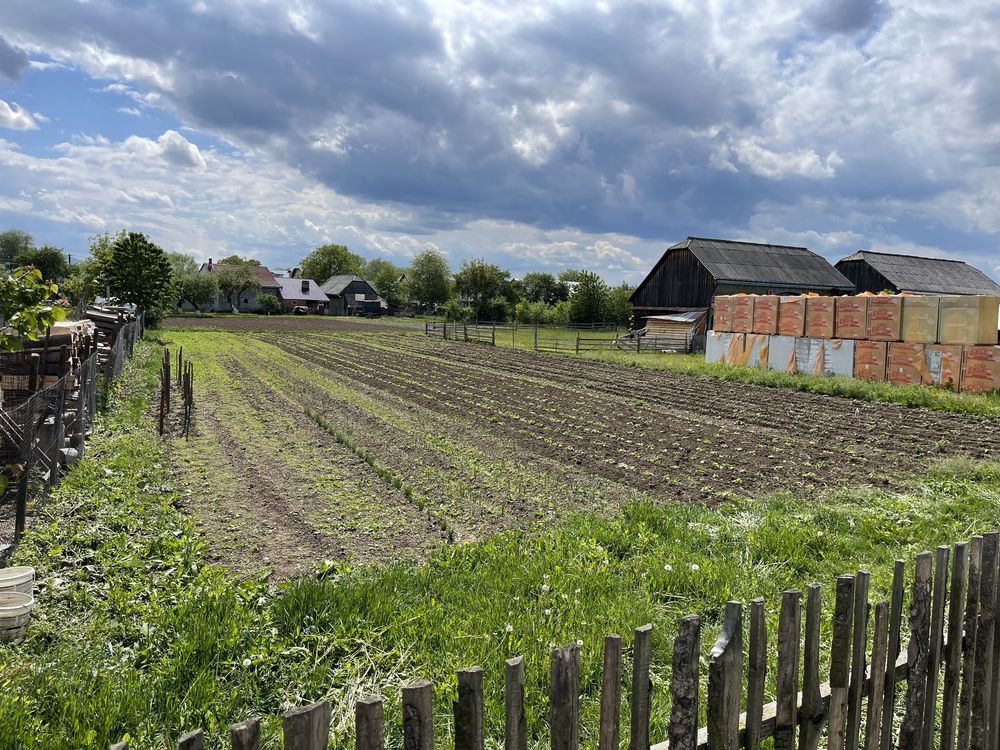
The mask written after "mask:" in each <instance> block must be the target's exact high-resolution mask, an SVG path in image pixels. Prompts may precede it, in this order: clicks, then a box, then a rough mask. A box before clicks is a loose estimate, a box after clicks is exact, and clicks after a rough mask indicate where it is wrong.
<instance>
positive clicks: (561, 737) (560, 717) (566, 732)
mask: <svg viewBox="0 0 1000 750" xmlns="http://www.w3.org/2000/svg"><path fill="white" fill-rule="evenodd" d="M550 680H551V689H550V691H549V728H550V732H551V736H550V744H551V747H552V750H577V748H579V746H580V649H579V647H578V646H577V645H576V644H575V643H571V644H570V645H568V646H564V647H562V648H557V649H555V650H553V652H552V663H551V671H550ZM407 750H409V748H408V749H407ZM421 750H431V748H426V749H423V748H422V749H421Z"/></svg>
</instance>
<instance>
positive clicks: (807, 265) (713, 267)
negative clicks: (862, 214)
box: [631, 237, 854, 328]
mask: <svg viewBox="0 0 1000 750" xmlns="http://www.w3.org/2000/svg"><path fill="white" fill-rule="evenodd" d="M739 292H743V293H747V294H802V293H804V292H816V293H818V294H851V293H853V292H854V284H852V283H851V282H850V281H849V280H848V279H847V278H846V277H845V276H844V275H843V274H841V273H840V272H839V271H838V270H837V269H836V268H834V267H833V266H832V265H831V264H830V263H829V262H828V261H827V260H826V259H825V258H823V257H822V256H821V255H817V254H816V253H814V252H811V251H810V250H808V249H807V248H804V247H794V246H789V245H770V244H764V243H759V242H741V241H736V240H719V239H708V238H705V237H688V238H687V239H686V240H684V241H683V242H679V243H677V244H676V245H673V246H671V247H669V248H667V250H666V252H665V253H664V254H663V257H661V258H660V260H659V261H657V263H656V265H654V266H653V268H652V270H651V271H650V272H649V274H648V275H647V276H646V278H645V279H643V281H642V283H640V284H639V286H638V287H636V290H635V291H634V292H633V293H632V297H631V301H632V312H633V320H634V321H635V327H636V328H642V327H643V325H644V324H645V321H646V320H647V319H648V318H649V317H650V316H655V315H663V314H671V313H678V312H691V311H705V310H708V309H709V308H710V307H711V304H712V298H713V297H715V295H717V294H737V293H739Z"/></svg>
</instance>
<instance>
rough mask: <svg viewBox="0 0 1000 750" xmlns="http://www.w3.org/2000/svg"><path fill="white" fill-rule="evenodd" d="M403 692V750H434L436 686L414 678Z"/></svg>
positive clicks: (427, 681)
mask: <svg viewBox="0 0 1000 750" xmlns="http://www.w3.org/2000/svg"><path fill="white" fill-rule="evenodd" d="M402 693H403V750H434V686H433V685H432V684H431V682H430V680H423V679H421V680H414V681H413V682H411V683H410V684H409V685H405V686H403V690H402ZM324 747H326V746H325V745H324Z"/></svg>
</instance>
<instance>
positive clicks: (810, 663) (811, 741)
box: [799, 583, 826, 750]
mask: <svg viewBox="0 0 1000 750" xmlns="http://www.w3.org/2000/svg"><path fill="white" fill-rule="evenodd" d="M822 613H823V608H822V588H821V587H820V585H819V584H818V583H810V584H809V586H807V587H806V639H805V653H804V655H803V660H802V710H801V712H800V714H799V716H800V721H801V723H802V731H801V733H800V734H799V750H816V748H818V747H819V740H820V737H821V736H822V734H823V725H824V724H825V723H826V711H825V709H824V707H823V699H822V698H821V696H820V691H819V649H820V640H819V639H820V619H821V617H822Z"/></svg>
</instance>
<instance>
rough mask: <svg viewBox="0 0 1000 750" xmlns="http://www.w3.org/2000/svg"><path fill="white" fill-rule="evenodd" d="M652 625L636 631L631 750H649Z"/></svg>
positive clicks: (633, 650) (633, 658)
mask: <svg viewBox="0 0 1000 750" xmlns="http://www.w3.org/2000/svg"><path fill="white" fill-rule="evenodd" d="M652 631H653V626H652V625H643V626H642V627H641V628H636V630H635V646H634V647H633V649H632V712H631V714H632V716H631V722H630V723H631V734H630V737H629V743H628V746H629V750H649V701H650V698H651V696H652V692H653V684H652V682H650V680H649V659H650V635H651V634H652Z"/></svg>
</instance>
